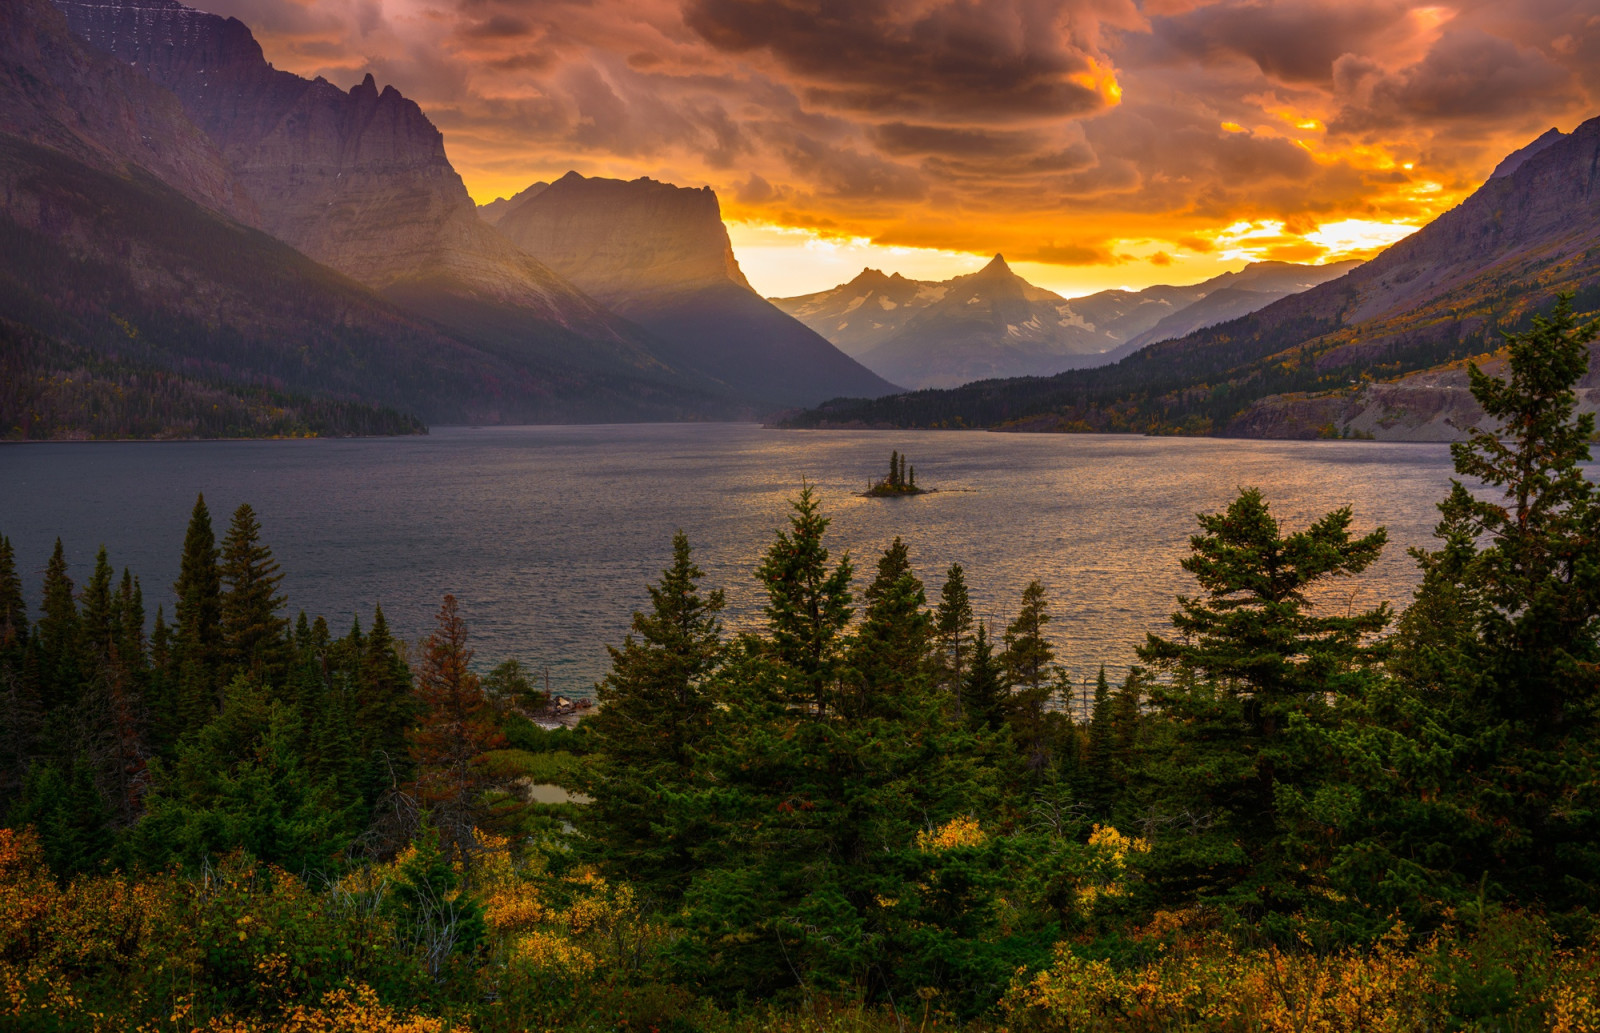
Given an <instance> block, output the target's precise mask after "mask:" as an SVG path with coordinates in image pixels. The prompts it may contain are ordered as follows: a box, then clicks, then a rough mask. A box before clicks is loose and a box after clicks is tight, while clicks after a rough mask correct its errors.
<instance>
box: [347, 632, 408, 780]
mask: <svg viewBox="0 0 1600 1033" xmlns="http://www.w3.org/2000/svg"><path fill="white" fill-rule="evenodd" d="M417 715H418V708H417V698H416V696H415V695H414V694H413V692H412V685H411V669H410V668H409V667H407V666H406V663H405V661H404V660H403V659H401V657H400V654H399V651H398V649H397V648H396V643H395V641H394V638H393V637H392V636H391V635H390V634H389V622H388V620H387V619H385V617H384V615H383V607H382V606H377V607H375V608H374V610H373V614H372V631H371V632H369V633H368V634H367V636H366V641H365V645H364V649H363V652H362V656H361V677H360V684H359V687H358V688H357V691H356V716H355V723H356V727H357V728H358V729H359V731H360V746H361V755H362V758H363V772H364V773H363V775H362V787H363V788H362V795H363V796H364V797H365V799H366V801H367V803H368V804H369V805H372V804H376V803H377V801H378V799H379V797H381V796H382V795H384V794H385V793H388V792H393V791H395V790H397V789H398V788H399V787H400V786H401V785H404V784H405V783H407V782H409V781H411V778H412V775H413V771H414V768H413V766H412V762H411V753H410V748H409V734H410V731H411V726H412V725H413V724H414V723H415V721H416V719H417Z"/></svg>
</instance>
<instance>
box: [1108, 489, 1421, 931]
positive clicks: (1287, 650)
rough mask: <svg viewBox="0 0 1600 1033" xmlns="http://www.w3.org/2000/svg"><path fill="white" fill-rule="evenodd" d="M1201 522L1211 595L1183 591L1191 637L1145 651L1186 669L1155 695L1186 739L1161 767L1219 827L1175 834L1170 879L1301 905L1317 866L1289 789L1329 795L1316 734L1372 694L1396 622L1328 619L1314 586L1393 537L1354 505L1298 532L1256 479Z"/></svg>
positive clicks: (1377, 612) (1199, 539) (1152, 641)
mask: <svg viewBox="0 0 1600 1033" xmlns="http://www.w3.org/2000/svg"><path fill="white" fill-rule="evenodd" d="M1199 520H1200V526H1201V529H1202V533H1200V534H1198V535H1195V536H1193V537H1192V538H1191V539H1190V548H1191V550H1192V551H1191V554H1190V555H1189V556H1188V557H1186V558H1185V559H1184V560H1183V568H1184V569H1185V570H1187V571H1189V572H1190V573H1191V574H1193V575H1194V576H1195V578H1196V580H1197V581H1198V582H1199V585H1200V587H1201V589H1202V590H1203V592H1204V594H1203V595H1200V596H1195V597H1188V596H1179V598H1178V604H1179V610H1178V612H1176V613H1174V614H1173V616H1172V622H1173V626H1174V627H1175V628H1176V629H1177V631H1178V632H1179V633H1180V635H1181V636H1182V637H1181V638H1178V639H1163V638H1160V637H1158V636H1156V635H1154V634H1151V635H1149V636H1147V639H1146V644H1145V645H1144V646H1141V647H1140V649H1139V656H1140V658H1141V659H1143V660H1145V661H1146V662H1149V663H1152V664H1154V665H1156V666H1157V667H1158V668H1160V669H1162V670H1165V671H1169V672H1171V673H1173V674H1174V675H1175V676H1176V679H1175V681H1174V682H1173V683H1172V684H1171V685H1168V686H1164V687H1160V688H1159V689H1158V690H1157V691H1155V692H1153V701H1154V703H1155V705H1156V709H1157V711H1158V712H1159V713H1160V714H1161V715H1162V717H1163V718H1164V720H1165V721H1166V722H1167V723H1168V724H1169V726H1170V728H1171V730H1172V734H1173V735H1174V736H1175V739H1176V743H1177V745H1176V748H1175V749H1174V750H1173V753H1172V756H1171V757H1170V758H1169V760H1168V761H1167V763H1166V764H1164V765H1163V768H1162V771H1161V772H1160V774H1159V775H1158V780H1159V781H1160V782H1161V784H1162V786H1163V787H1164V795H1165V797H1166V799H1167V806H1169V807H1172V808H1179V807H1181V806H1183V805H1184V804H1185V803H1187V804H1188V805H1189V806H1190V807H1191V808H1192V812H1193V813H1197V814H1201V815H1204V816H1206V820H1207V821H1208V822H1210V823H1211V824H1210V825H1209V829H1208V832H1207V834H1205V835H1195V836H1190V837H1186V838H1184V839H1182V840H1173V841H1172V842H1174V843H1178V844H1179V848H1178V849H1177V850H1175V852H1174V853H1172V854H1171V855H1169V856H1167V857H1166V858H1165V859H1164V863H1165V864H1166V868H1165V869H1164V871H1163V873H1162V878H1163V879H1165V881H1166V888H1167V890H1168V891H1169V892H1171V893H1174V894H1175V895H1180V896H1181V895H1186V894H1189V893H1194V894H1197V895H1199V896H1201V897H1208V896H1211V895H1214V894H1218V895H1221V896H1222V897H1224V898H1226V899H1228V900H1229V901H1230V902H1231V904H1232V905H1233V906H1236V907H1239V908H1241V909H1243V910H1245V911H1246V912H1249V913H1258V912H1260V911H1269V912H1282V911H1286V910H1291V909H1293V908H1295V907H1298V906H1299V905H1300V904H1301V903H1302V902H1303V897H1302V894H1303V892H1304V889H1305V884H1306V881H1307V875H1306V873H1305V871H1304V870H1303V866H1301V865H1300V864H1299V862H1298V860H1297V859H1296V858H1294V857H1293V856H1291V854H1290V852H1289V849H1288V844H1289V841H1290V839H1291V838H1292V836H1291V830H1290V829H1289V828H1288V825H1289V823H1290V816H1289V815H1288V814H1286V813H1281V808H1280V803H1281V802H1282V801H1281V800H1280V791H1282V790H1286V789H1287V790H1290V791H1293V792H1305V793H1310V792H1314V791H1315V783H1316V780H1317V779H1318V777H1319V775H1320V774H1321V764H1320V763H1319V759H1318V757H1317V756H1316V752H1317V751H1316V749H1315V748H1314V747H1312V746H1311V745H1310V744H1309V741H1308V738H1307V736H1306V735H1305V734H1303V732H1304V730H1305V729H1306V728H1309V727H1316V726H1323V727H1326V726H1328V725H1330V724H1332V723H1333V722H1334V721H1335V719H1336V709H1335V708H1336V706H1337V705H1338V703H1339V701H1340V700H1341V699H1342V698H1344V697H1348V696H1351V695H1353V694H1355V693H1357V692H1359V691H1360V690H1361V688H1362V687H1363V686H1364V684H1365V678H1366V671H1367V670H1368V669H1369V668H1370V667H1371V666H1372V665H1374V664H1376V663H1377V662H1378V661H1379V660H1380V659H1381V657H1382V655H1383V650H1382V649H1381V648H1380V647H1378V646H1375V645H1372V644H1371V643H1370V642H1369V640H1370V639H1371V638H1372V637H1373V636H1375V635H1377V634H1378V633H1379V632H1381V631H1382V630H1383V629H1384V628H1385V626H1387V624H1388V623H1389V619H1390V611H1389V607H1388V604H1387V603H1385V604H1381V605H1380V606H1378V607H1377V608H1376V609H1373V610H1368V611H1358V612H1347V613H1332V614H1326V615H1324V614H1320V613H1318V612H1317V611H1316V608H1315V607H1314V606H1313V604H1312V603H1311V601H1310V599H1309V596H1308V590H1310V589H1312V588H1313V587H1315V586H1318V585H1321V584H1323V583H1326V582H1327V581H1329V580H1332V579H1335V578H1344V577H1348V576H1351V575H1354V574H1359V573H1360V572H1361V571H1363V570H1365V569H1366V568H1367V567H1368V566H1369V565H1370V564H1371V563H1372V562H1373V561H1374V560H1376V559H1377V558H1378V555H1379V553H1380V552H1381V551H1382V549H1383V545H1384V542H1385V541H1386V540H1387V534H1386V532H1385V531H1384V530H1383V529H1382V528H1378V529H1377V530H1374V531H1372V532H1371V533H1369V534H1367V535H1364V536H1361V537H1355V536H1353V535H1352V533H1351V529H1350V528H1351V522H1352V517H1351V511H1350V509H1349V508H1348V507H1345V508H1342V509H1338V510H1335V511H1333V512H1332V513H1329V514H1328V515H1326V516H1324V517H1323V518H1321V519H1320V520H1318V521H1316V522H1315V523H1313V524H1312V525H1311V526H1310V527H1308V528H1306V529H1305V530H1303V531H1297V532H1293V533H1290V534H1284V533H1283V532H1282V530H1281V529H1280V527H1279V525H1278V522H1277V521H1276V520H1275V519H1273V517H1272V515H1271V513H1270V512H1269V510H1268V507H1267V503H1266V501H1265V500H1264V499H1263V498H1262V496H1261V493H1260V492H1259V491H1257V490H1255V489H1253V488H1251V489H1245V490H1243V491H1241V492H1240V493H1239V496H1238V498H1236V499H1235V500H1234V501H1233V503H1232V504H1230V505H1229V507H1228V509H1227V510H1226V511H1225V512H1223V513H1220V514H1202V515H1201V516H1200V518H1199Z"/></svg>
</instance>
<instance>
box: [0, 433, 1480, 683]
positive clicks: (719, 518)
mask: <svg viewBox="0 0 1600 1033" xmlns="http://www.w3.org/2000/svg"><path fill="white" fill-rule="evenodd" d="M891 449H899V450H901V451H904V452H907V453H908V454H909V455H910V459H911V462H912V463H913V464H914V465H915V466H916V467H917V480H918V483H919V484H923V485H926V486H929V487H944V488H963V489H970V490H968V491H959V492H958V491H948V492H942V493H939V494H934V495H926V496H921V497H917V498H906V499H864V498H859V497H857V496H856V495H855V493H856V492H859V491H861V490H862V488H864V487H865V486H866V483H867V481H868V479H869V478H871V477H874V476H877V475H879V474H880V473H881V469H882V468H883V467H885V466H886V464H887V462H888V455H889V451H890V450H891ZM1449 477H1450V458H1449V453H1448V450H1447V448H1446V447H1445V446H1443V445H1386V444H1377V443H1372V442H1261V441H1223V440H1214V439H1181V438H1143V437H1109V436H1063V435H1017V434H990V433H983V432H939V431H933V432H928V431H923V432H909V431H908V432H827V433H814V432H779V431H767V430H762V429H759V428H756V427H751V426H731V425H698V426H696V425H672V426H662V425H651V426H609V427H530V428H490V429H452V428H447V429H443V430H437V431H435V432H434V433H433V434H432V435H431V436H429V437H427V438H420V439H386V440H383V439H380V440H359V441H311V442H276V441H275V442H230V443H184V444H104V445H28V446H18V447H10V448H6V449H3V450H0V483H4V484H6V485H7V486H8V490H7V491H5V492H4V493H3V494H0V533H3V534H7V535H9V536H10V537H11V540H12V542H13V544H14V545H15V546H16V548H17V552H18V559H19V566H20V567H21V568H22V572H23V577H24V581H25V582H26V584H27V588H28V591H29V593H30V600H32V601H33V602H34V603H35V604H36V603H37V594H38V582H39V577H40V575H41V573H42V571H43V567H44V563H45V560H46V559H47V558H48V555H49V549H50V545H51V542H52V541H53V539H54V538H55V536H56V535H57V534H59V535H61V537H62V538H63V540H64V541H65V543H66V547H67V554H68V558H69V559H70V560H71V561H72V564H73V571H72V573H73V577H74V578H75V579H76V580H78V581H79V582H80V583H81V582H82V580H83V579H84V577H85V576H86V575H87V573H88V570H89V567H90V566H91V564H92V561H93V558H94V550H95V548H96V547H97V546H98V545H99V544H100V543H102V542H104V543H105V544H106V545H107V547H108V548H109V549H110V553H111V560H112V562H113V563H114V564H115V565H116V566H117V567H118V569H119V571H120V569H121V567H122V566H123V565H127V566H130V567H131V568H132V569H133V571H134V573H136V574H138V575H140V576H141V577H142V578H143V581H144V585H145V598H146V600H147V604H148V606H149V608H150V611H151V615H152V617H153V615H154V611H155V605H156V603H158V602H160V603H164V604H166V605H167V608H168V614H169V615H170V613H171V604H170V596H171V593H170V585H171V583H172V581H173V579H174V578H175V576H176V574H177V563H178V555H179V548H180V545H181V543H182V540H183V531H184V525H185V522H186V520H187V517H188V512H189V507H190V506H191V505H192V503H193V499H194V493H195V492H196V491H198V490H203V491H204V492H205V493H206V498H207V501H208V503H209V504H210V506H211V510H212V515H213V520H214V521H215V523H216V526H217V530H218V534H219V536H220V535H221V534H222V533H223V530H224V529H225V527H226V524H227V517H228V514H230V513H231V512H232V510H233V508H234V507H235V506H237V505H238V504H239V503H240V502H244V501H248V502H250V503H251V504H252V505H253V506H254V507H255V508H256V510H257V512H258V514H259V516H260V519H261V523H262V525H263V528H264V533H265V536H266V540H267V542H268V544H270V545H271V546H272V548H273V550H274V552H275V554H276V556H277V558H278V560H279V562H280V563H281V564H282V565H283V568H284V571H285V573H286V575H287V577H286V580H285V582H284V587H285V589H286V591H287V593H288V595H289V600H290V607H291V611H293V610H296V609H299V608H301V607H304V608H306V609H307V610H309V611H312V612H313V613H314V612H318V611H320V612H322V613H324V614H326V615H327V616H328V618H329V620H330V622H331V623H332V625H333V627H334V629H335V631H336V632H342V631H343V630H345V629H346V628H347V627H348V625H349V619H350V616H351V614H352V613H354V612H357V611H359V612H360V614H361V617H362V621H363V624H365V623H367V622H368V621H369V619H370V608H371V605H372V603H373V602H374V601H379V600H381V601H382V603H383V605H384V610H385V613H386V614H387V615H388V617H389V620H390V623H391V624H392V625H393V626H394V628H395V630H396V632H397V633H399V634H401V635H404V636H406V637H408V638H415V637H417V636H419V635H423V634H426V633H427V630H428V628H429V626H430V623H431V620H432V615H433V612H434V610H435V609H436V608H437V606H438V600H439V597H440V596H442V595H443V594H444V593H445V592H454V593H455V594H456V595H457V597H458V598H459V599H460V600H461V602H462V605H463V608H464V610H465V613H466V616H467V618H468V621H469V623H470V627H471V631H472V636H473V640H474V643H475V645H476V647H477V650H478V657H479V659H480V661H483V662H493V661H495V660H498V659H501V658H504V657H506V656H516V657H519V658H520V659H522V660H523V661H524V662H526V663H529V664H531V665H533V666H534V667H540V666H542V665H545V664H549V665H550V668H551V680H552V685H553V687H555V688H557V689H558V690H562V691H567V692H582V691H584V690H585V689H586V687H587V686H588V685H589V684H590V683H592V682H593V681H594V680H595V679H596V678H598V677H599V676H600V675H601V674H603V673H604V671H605V667H606V662H607V661H606V653H605V648H604V646H605V644H606V643H616V642H618V641H620V639H621V637H622V635H623V634H624V632H625V631H626V628H627V624H628V617H629V614H630V613H631V611H632V610H634V609H635V608H637V607H640V606H643V605H645V604H646V602H647V596H646V593H645V585H646V584H647V583H648V582H650V581H652V580H654V578H655V577H656V576H657V575H658V573H659V571H660V569H661V567H662V566H663V565H665V563H666V562H667V560H668V559H669V558H670V544H671V536H672V533H673V531H674V530H675V529H676V528H679V527H682V528H683V529H684V530H685V531H687V532H688V533H689V536H690V540H691V541H692V542H693V544H694V546H695V549H696V553H697V558H698V561H699V563H700V565H701V566H702V567H703V568H704V569H705V570H706V572H707V575H708V577H707V584H708V585H709V586H712V587H722V588H724V589H726V590H727V593H728V600H729V613H728V624H729V625H730V626H731V627H753V626H756V624H757V623H758V622H759V620H760V604H761V598H760V595H759V592H758V590H757V586H756V584H755V582H754V580H753V579H752V577H751V571H752V570H753V569H754V567H755V565H756V563H757V562H758V560H759V557H760V554H761V552H762V551H763V550H764V549H765V548H766V546H767V544H768V543H769V542H770V541H771V536H772V531H773V529H774V528H775V527H776V526H777V525H778V524H779V523H780V522H781V521H782V520H783V519H784V515H785V513H786V500H787V499H788V498H790V497H791V496H792V495H793V494H794V493H795V492H796V491H797V490H798V488H799V485H800V482H801V480H802V478H805V479H807V480H809V481H810V482H811V483H812V484H813V485H815V486H816V488H817V490H818V492H819V493H820V495H821V497H822V500H823V504H824V511H825V513H827V514H828V515H829V516H831V517H832V518H833V526H832V529H831V535H832V544H833V546H834V548H835V555H837V554H838V553H839V552H840V551H842V550H844V549H846V548H848V549H849V550H850V552H851V554H852V557H853V559H854V560H855V562H856V564H857V567H858V571H859V573H858V585H861V584H864V581H865V579H866V578H868V577H870V576H871V570H872V568H873V566H874V565H875V562H876V553H877V552H878V551H879V550H881V549H882V548H883V546H884V545H886V544H887V543H888V542H889V540H890V539H891V538H892V537H893V536H894V535H896V534H899V535H902V536H903V537H904V538H905V539H906V541H907V542H908V543H909V544H910V546H911V550H912V557H913V561H914V562H915V563H916V565H917V568H918V570H919V572H920V573H921V574H922V575H923V577H924V579H925V580H926V581H927V582H928V585H929V591H928V594H929V598H930V600H932V599H936V598H937V589H938V585H939V584H940V582H941V581H942V577H943V572H944V570H945V568H946V567H947V566H948V565H949V564H950V563H951V562H960V563H961V564H962V565H963V566H964V567H965V568H966V570H967V583H968V586H969V587H970V589H971V591H972V595H973V604H974V608H975V610H976V611H977V613H978V614H979V616H980V617H983V618H986V619H989V620H991V621H992V622H994V623H996V624H1003V623H1004V622H1005V620H1007V619H1008V618H1009V616H1010V615H1011V614H1012V611H1013V610H1014V608H1015V606H1016V602H1017V597H1018V595H1019V594H1020V593H1021V590H1022V587H1023V585H1025V584H1026V583H1027V582H1028V581H1029V580H1030V579H1032V578H1038V579H1039V580H1041V581H1042V582H1044V584H1045V586H1046V588H1047V589H1048V591H1049V596H1050V599H1051V602H1052V610H1053V612H1054V614H1055V617H1056V619H1055V621H1054V623H1052V624H1051V626H1050V628H1051V631H1052V633H1053V637H1054V639H1055V642H1056V646H1057V651H1058V653H1059V654H1060V657H1061V659H1062V660H1063V661H1064V662H1066V663H1067V665H1068V666H1069V668H1070V669H1071V670H1072V671H1073V672H1074V674H1075V675H1076V676H1078V677H1082V676H1084V675H1092V673H1093V671H1094V669H1095V668H1096V667H1097V666H1098V665H1099V664H1100V663H1102V662H1103V663H1105V664H1107V665H1108V666H1109V667H1110V668H1112V669H1113V671H1115V670H1116V669H1117V668H1120V667H1123V666H1125V665H1127V664H1128V663H1129V662H1131V661H1132V659H1133V647H1134V645H1135V644H1137V643H1138V642H1140V641H1142V640H1143V636H1144V633H1145V632H1146V631H1147V630H1160V629H1161V628H1162V627H1163V626H1164V625H1165V623H1166V615H1167V613H1168V612H1169V611H1170V610H1171V609H1172V606H1173V596H1174V595H1175V594H1176V593H1178V592H1182V591H1190V590H1191V589H1192V587H1193V586H1192V582H1190V581H1189V580H1188V577H1187V575H1185V574H1184V573H1183V571H1182V570H1181V569H1179V567H1178V560H1179V559H1180V558H1181V557H1182V556H1183V555H1184V553H1185V551H1186V549H1187V540H1188V536H1189V535H1190V534H1191V533H1193V531H1194V529H1195V524H1194V519H1193V517H1194V514H1195V513H1197V512H1200V511H1207V510H1215V509H1218V508H1220V507H1222V506H1225V505H1226V504H1227V502H1228V501H1229V499H1230V498H1231V497H1232V495H1233V493H1234V491H1235V489H1236V488H1237V487H1238V486H1242V485H1254V486H1257V487H1260V488H1261V489H1262V490H1263V491H1264V492H1265V493H1266V495H1267V497H1268V499H1269V500H1271V502H1272V504H1273V510H1274V512H1275V513H1276V515H1277V516H1278V517H1279V519H1280V520H1281V521H1283V522H1284V523H1285V524H1286V525H1287V526H1290V527H1298V526H1302V525H1303V524H1305V523H1306V522H1308V521H1309V520H1311V519H1314V518H1315V517H1317V516H1319V515H1321V514H1322V513H1323V512H1325V511H1327V510H1328V509H1331V508H1333V507H1335V506H1338V505H1343V504H1345V503H1351V504H1353V505H1354V506H1355V513H1356V523H1357V526H1358V527H1359V528H1368V527H1371V526H1372V525H1373V524H1376V523H1384V524H1387V525H1388V527H1389V531H1390V540H1391V543H1392V544H1391V546H1390V547H1389V549H1388V550H1387V552H1386V554H1385V556H1384V558H1383V559H1382V560H1381V561H1380V562H1379V563H1378V564H1377V565H1376V566H1375V568H1374V569H1373V570H1372V571H1371V573H1370V574H1369V575H1368V576H1366V577H1364V578H1362V579H1360V580H1359V581H1356V582H1352V583H1350V584H1347V585H1342V586H1338V587H1337V588H1336V589H1335V590H1334V593H1333V594H1334V595H1336V596H1337V597H1338V599H1339V600H1340V601H1339V602H1338V603H1337V605H1339V606H1340V608H1341V609H1342V608H1343V606H1344V605H1345V603H1344V602H1343V600H1344V599H1345V597H1348V596H1349V595H1350V594H1351V593H1352V592H1354V593H1355V604H1356V605H1370V604H1372V603H1373V602H1376V601H1377V600H1378V599H1389V600H1391V601H1393V602H1394V603H1396V604H1397V605H1402V604H1403V603H1404V602H1405V600H1406V599H1407V598H1409V594H1410V591H1411V587H1412V585H1413V582H1414V575H1413V569H1414V568H1413V565H1412V563H1411V561H1410V560H1409V558H1407V557H1406V555H1405V547H1406V546H1409V545H1419V544H1426V543H1427V541H1428V536H1429V532H1430V530H1431V528H1432V526H1433V523H1434V520H1435V517H1436V512H1435V510H1434V504H1435V503H1436V502H1437V501H1438V500H1439V499H1441V498H1442V497H1443V496H1444V492H1445V490H1446V488H1447V486H1448V480H1449ZM1332 602H1333V600H1332V598H1330V604H1331V603H1332Z"/></svg>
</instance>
